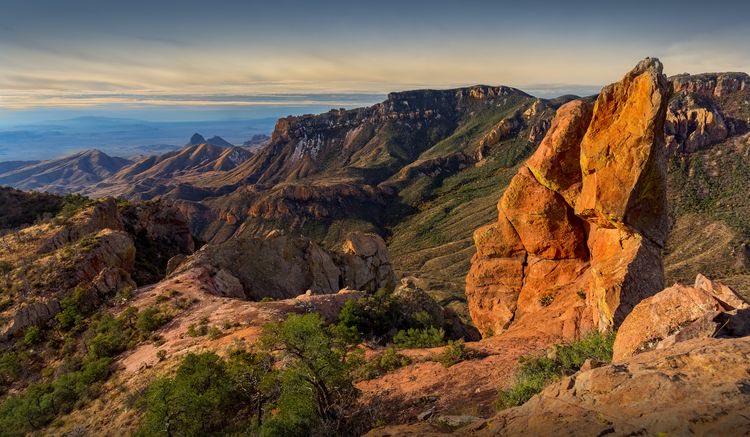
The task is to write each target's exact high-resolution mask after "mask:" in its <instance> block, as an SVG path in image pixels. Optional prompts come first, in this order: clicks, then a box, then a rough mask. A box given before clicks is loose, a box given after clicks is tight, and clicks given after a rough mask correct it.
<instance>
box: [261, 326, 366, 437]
mask: <svg viewBox="0 0 750 437" xmlns="http://www.w3.org/2000/svg"><path fill="white" fill-rule="evenodd" d="M262 344H263V346H264V347H265V348H267V349H268V350H271V351H281V352H283V353H284V354H285V355H286V357H287V359H288V360H287V361H286V365H285V366H284V367H283V369H282V370H281V394H280V397H279V400H278V403H277V407H278V409H279V413H278V414H277V415H276V416H274V417H273V418H272V419H271V420H270V421H269V422H267V423H266V424H265V425H264V427H263V429H264V434H272V435H276V434H285V435H300V434H302V435H304V434H308V433H309V432H310V430H312V429H316V428H317V429H321V430H325V432H328V433H335V432H336V431H339V430H340V429H341V428H342V427H343V426H344V424H345V410H346V407H348V406H349V404H350V402H351V401H352V400H353V399H354V398H355V397H356V394H357V390H356V388H355V387H354V385H353V383H352V376H351V374H350V372H349V368H348V366H347V360H346V352H347V347H348V346H349V343H348V342H346V341H344V340H341V339H339V338H338V337H336V336H334V335H332V334H331V332H330V331H329V330H328V329H327V328H326V327H325V325H324V322H323V319H322V318H321V317H320V315H318V314H305V315H292V316H289V317H288V318H287V319H286V320H285V321H283V322H281V323H274V324H270V325H268V326H266V327H265V329H264V333H263V338H262Z"/></svg>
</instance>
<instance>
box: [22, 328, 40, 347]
mask: <svg viewBox="0 0 750 437" xmlns="http://www.w3.org/2000/svg"><path fill="white" fill-rule="evenodd" d="M42 340H44V333H43V332H42V330H41V328H39V327H38V326H30V327H29V328H28V329H27V330H26V333H25V334H24V336H23V344H24V345H25V346H34V345H37V344H39V343H41V342H42Z"/></svg>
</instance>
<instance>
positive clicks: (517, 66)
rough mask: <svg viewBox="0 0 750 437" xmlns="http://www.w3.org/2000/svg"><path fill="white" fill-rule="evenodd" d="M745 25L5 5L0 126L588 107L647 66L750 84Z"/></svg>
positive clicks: (701, 5) (209, 5)
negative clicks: (506, 98)
mask: <svg viewBox="0 0 750 437" xmlns="http://www.w3.org/2000/svg"><path fill="white" fill-rule="evenodd" d="M749 12H750V2H748V1H713V2H705V1H701V2H697V1H692V0H681V1H671V0H649V1H642V0H629V1H627V2H624V1H616V2H615V1H609V0H598V1H577V0H566V1H542V0H526V1H519V0H516V1H502V0H498V1H477V0H460V1H459V0H452V1H447V0H430V1H420V0H412V1H409V0H398V1H392V0H379V1H356V0H347V1H338V0H336V1H333V0H332V1H312V0H307V1H292V0H274V1H263V2H261V1H254V0H237V1H228V0H211V1H206V0H202V1H193V0H182V1H167V0H149V1H141V0H127V1H126V0H121V1H114V0H0V124H1V123H2V122H5V123H6V124H7V123H10V122H12V123H23V122H29V121H35V120H36V121H38V120H40V119H56V118H66V117H69V116H80V115H91V114H101V115H107V116H134V117H139V118H148V119H151V120H157V121H158V120H187V119H209V118H216V119H224V118H253V117H267V116H275V115H278V114H281V113H283V112H284V111H291V109H290V108H296V109H294V111H295V112H300V111H302V112H304V111H305V110H306V109H308V108H315V109H319V108H321V107H353V106H361V105H365V104H370V103H374V102H376V101H379V100H382V98H383V97H384V96H385V94H386V93H387V92H389V91H395V90H405V89H417V88H449V87H458V86H468V85H473V84H480V83H481V84H488V85H509V86H515V87H518V88H521V89H523V90H525V91H527V92H529V93H531V94H534V95H538V96H542V97H551V96H555V95H560V94H564V93H571V92H572V93H576V94H592V93H594V92H596V91H598V89H599V88H600V87H601V86H603V85H605V84H607V83H610V82H613V81H616V80H618V79H619V78H620V77H621V76H622V74H623V73H624V72H625V71H627V70H629V69H630V68H631V67H632V66H633V65H635V64H636V63H637V62H638V60H639V59H641V58H643V57H646V56H657V57H659V58H660V59H661V60H662V62H663V63H664V65H665V70H666V72H667V73H668V74H677V73H683V72H689V73H700V72H707V71H750V44H747V41H749V40H750V25H748V21H747V20H748V19H747V17H748V16H750V14H749ZM282 115H285V114H282Z"/></svg>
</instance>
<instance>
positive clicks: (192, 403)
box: [137, 314, 393, 436]
mask: <svg viewBox="0 0 750 437" xmlns="http://www.w3.org/2000/svg"><path fill="white" fill-rule="evenodd" d="M206 322H207V321H206ZM198 327H207V325H206V324H203V323H201V324H199V325H198ZM198 327H196V326H193V328H194V329H198ZM337 327H339V325H335V326H333V327H329V326H325V324H324V323H323V320H322V318H321V317H320V316H319V315H317V314H307V315H301V316H298V315H293V316H290V317H289V318H287V319H286V320H284V321H282V322H278V323H272V324H269V325H267V326H266V327H264V330H263V335H262V338H261V341H260V342H259V349H258V350H256V351H244V350H234V351H232V352H230V354H229V356H228V357H227V359H226V360H224V359H222V358H220V357H218V356H217V355H216V354H214V353H210V352H209V353H202V354H197V355H196V354H189V355H188V356H186V357H185V359H184V360H183V362H182V364H181V365H180V367H179V369H178V371H177V373H176V374H175V376H174V377H172V378H160V379H158V380H156V381H154V382H153V383H152V384H151V385H150V386H149V388H148V389H147V390H146V393H145V395H144V396H143V398H142V399H141V400H140V408H142V409H143V411H144V415H143V420H142V421H141V424H140V428H139V430H138V432H137V434H138V435H144V436H145V435H148V436H152V435H155V436H159V435H212V434H221V435H245V434H248V433H249V434H251V435H257V434H258V433H260V435H270V436H275V435H310V434H311V433H313V434H314V433H318V434H325V435H337V434H341V433H345V431H344V430H345V429H346V428H345V427H346V426H347V420H348V417H347V416H346V413H345V411H346V408H347V407H348V406H349V405H350V404H351V402H352V400H353V399H354V397H355V396H356V394H357V392H356V389H355V388H354V386H353V383H352V381H353V378H352V376H351V375H352V374H351V367H350V366H349V362H348V361H347V359H346V358H347V355H348V352H349V349H350V348H351V347H352V345H351V343H350V342H349V339H348V338H347V337H346V336H344V337H341V336H339V330H338V329H336V328H337ZM274 357H278V358H279V359H280V361H279V362H278V363H275V358H274ZM279 363H280V364H281V366H280V367H279ZM384 365H386V366H392V365H393V364H390V363H386V364H384ZM272 411H273V412H272Z"/></svg>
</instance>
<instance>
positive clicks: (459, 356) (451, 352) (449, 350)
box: [437, 340, 466, 367]
mask: <svg viewBox="0 0 750 437" xmlns="http://www.w3.org/2000/svg"><path fill="white" fill-rule="evenodd" d="M465 359H466V348H465V347H464V341H463V340H457V341H451V342H449V343H448V345H447V346H446V347H445V349H444V350H443V352H441V353H440V355H438V356H437V362H439V363H440V364H442V365H443V366H445V367H450V366H452V365H454V364H458V363H460V362H461V361H463V360H465Z"/></svg>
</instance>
